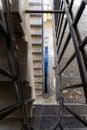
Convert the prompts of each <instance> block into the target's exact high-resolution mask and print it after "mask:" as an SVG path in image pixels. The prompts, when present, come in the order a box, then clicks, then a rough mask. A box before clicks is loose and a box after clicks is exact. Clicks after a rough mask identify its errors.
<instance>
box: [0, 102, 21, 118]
mask: <svg viewBox="0 0 87 130" xmlns="http://www.w3.org/2000/svg"><path fill="white" fill-rule="evenodd" d="M21 106H22V105H21V104H17V105H13V106H10V107H7V108H5V109H3V110H0V120H2V119H4V118H5V117H7V116H8V115H10V114H11V113H13V112H15V111H17V110H18V109H19V108H21Z"/></svg>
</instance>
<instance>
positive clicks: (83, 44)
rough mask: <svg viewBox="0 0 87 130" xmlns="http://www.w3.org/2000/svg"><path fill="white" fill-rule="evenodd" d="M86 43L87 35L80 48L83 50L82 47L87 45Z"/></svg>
mask: <svg viewBox="0 0 87 130" xmlns="http://www.w3.org/2000/svg"><path fill="white" fill-rule="evenodd" d="M85 45H87V36H86V37H85V39H84V40H83V42H82V44H81V47H80V49H81V50H82V49H83V48H84V47H85Z"/></svg>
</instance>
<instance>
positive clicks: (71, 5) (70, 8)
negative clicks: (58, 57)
mask: <svg viewBox="0 0 87 130" xmlns="http://www.w3.org/2000/svg"><path fill="white" fill-rule="evenodd" d="M73 3H74V0H72V1H71V4H70V7H69V11H70V12H71V10H72V7H73ZM66 26H67V19H66V20H65V24H64V27H63V32H62V35H61V38H60V41H59V45H58V49H57V53H58V52H59V49H60V46H61V43H62V40H63V35H64V32H65V29H66ZM57 42H58V41H57ZM57 44H58V43H57Z"/></svg>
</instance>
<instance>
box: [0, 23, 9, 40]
mask: <svg viewBox="0 0 87 130" xmlns="http://www.w3.org/2000/svg"><path fill="white" fill-rule="evenodd" d="M0 32H1V34H2V35H3V36H4V37H5V38H7V39H9V36H8V33H7V31H6V30H5V28H4V26H3V24H2V22H1V21H0Z"/></svg>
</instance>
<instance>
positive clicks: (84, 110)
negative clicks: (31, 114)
mask: <svg viewBox="0 0 87 130" xmlns="http://www.w3.org/2000/svg"><path fill="white" fill-rule="evenodd" d="M65 105H66V106H67V107H68V108H69V109H71V110H73V111H74V112H76V113H77V114H80V116H86V115H87V106H86V105H85V104H77V103H66V104H65ZM34 106H35V107H36V109H37V110H38V112H40V111H41V109H43V107H45V108H46V110H47V111H49V109H50V108H51V109H52V110H53V114H60V105H59V104H37V105H36V104H35V105H34ZM54 111H55V113H54ZM38 114H39V113H37V115H38ZM64 116H67V117H69V116H72V115H71V114H70V113H69V112H67V111H66V110H64Z"/></svg>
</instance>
